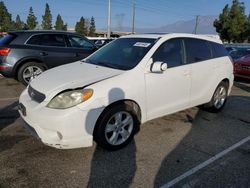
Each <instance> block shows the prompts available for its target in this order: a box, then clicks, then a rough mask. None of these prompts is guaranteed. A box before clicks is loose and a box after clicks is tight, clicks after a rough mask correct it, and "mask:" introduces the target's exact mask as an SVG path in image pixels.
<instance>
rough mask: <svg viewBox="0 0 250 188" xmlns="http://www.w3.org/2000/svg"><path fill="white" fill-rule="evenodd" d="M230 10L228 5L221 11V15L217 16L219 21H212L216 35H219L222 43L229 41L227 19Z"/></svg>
mask: <svg viewBox="0 0 250 188" xmlns="http://www.w3.org/2000/svg"><path fill="white" fill-rule="evenodd" d="M229 12H230V8H229V6H228V4H227V5H226V6H225V7H224V9H223V10H222V13H221V14H220V15H219V19H216V20H215V21H214V27H215V28H216V31H217V33H219V35H220V38H221V39H222V40H223V41H225V40H226V41H228V42H230V41H231V37H230V33H229V28H230V17H229Z"/></svg>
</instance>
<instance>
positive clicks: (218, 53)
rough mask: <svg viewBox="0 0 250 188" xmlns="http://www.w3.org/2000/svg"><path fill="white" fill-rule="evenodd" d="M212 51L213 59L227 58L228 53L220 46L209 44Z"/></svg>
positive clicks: (213, 43)
mask: <svg viewBox="0 0 250 188" xmlns="http://www.w3.org/2000/svg"><path fill="white" fill-rule="evenodd" d="M210 44H211V46H212V50H213V58H218V57H223V56H228V51H227V50H226V48H225V47H224V46H223V45H222V44H218V43H215V42H210Z"/></svg>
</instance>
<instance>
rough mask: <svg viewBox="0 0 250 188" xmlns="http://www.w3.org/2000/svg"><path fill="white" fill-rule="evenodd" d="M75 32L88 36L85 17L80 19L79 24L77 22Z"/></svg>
mask: <svg viewBox="0 0 250 188" xmlns="http://www.w3.org/2000/svg"><path fill="white" fill-rule="evenodd" d="M75 31H76V32H77V33H80V34H82V35H87V29H86V26H85V19H84V18H83V17H81V18H80V20H79V22H76V25H75Z"/></svg>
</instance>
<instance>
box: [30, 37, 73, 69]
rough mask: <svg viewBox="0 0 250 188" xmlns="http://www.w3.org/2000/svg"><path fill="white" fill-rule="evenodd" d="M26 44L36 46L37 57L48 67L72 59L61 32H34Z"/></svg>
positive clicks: (68, 61)
mask: <svg viewBox="0 0 250 188" xmlns="http://www.w3.org/2000/svg"><path fill="white" fill-rule="evenodd" d="M26 44H28V45H33V46H34V47H36V49H37V50H38V55H39V58H40V59H42V61H43V62H44V63H45V64H46V66H47V67H48V68H52V67H56V66H59V65H63V64H66V63H70V62H73V61H74V57H73V56H72V54H71V53H69V52H68V47H67V44H66V41H65V37H64V35H63V34H56V33H55V34H54V33H43V34H36V35H33V36H32V37H31V38H30V39H29V40H28V41H27V43H26Z"/></svg>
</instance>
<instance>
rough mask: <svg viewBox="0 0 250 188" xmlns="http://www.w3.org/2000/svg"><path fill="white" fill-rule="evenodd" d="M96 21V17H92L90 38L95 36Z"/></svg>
mask: <svg viewBox="0 0 250 188" xmlns="http://www.w3.org/2000/svg"><path fill="white" fill-rule="evenodd" d="M95 30H96V28H95V19H94V17H93V16H92V17H91V19H90V27H89V36H91V37H93V36H95Z"/></svg>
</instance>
